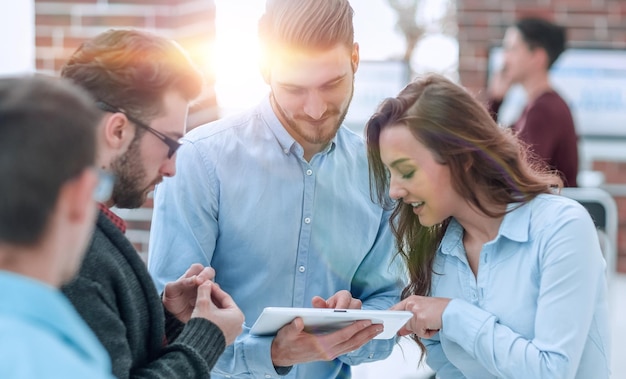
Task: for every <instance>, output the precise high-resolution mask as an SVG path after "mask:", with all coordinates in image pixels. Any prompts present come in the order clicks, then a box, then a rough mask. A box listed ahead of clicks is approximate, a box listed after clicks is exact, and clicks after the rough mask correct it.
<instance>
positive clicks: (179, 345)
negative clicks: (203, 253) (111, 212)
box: [62, 213, 225, 379]
mask: <svg viewBox="0 0 626 379" xmlns="http://www.w3.org/2000/svg"><path fill="white" fill-rule="evenodd" d="M62 290H63V292H64V293H65V294H66V295H67V297H68V298H69V299H70V301H71V302H72V303H73V304H74V306H75V307H76V309H77V310H78V312H79V313H80V314H81V316H82V317H83V318H84V319H85V321H86V322H87V324H89V326H90V327H91V329H92V330H93V331H94V332H95V334H96V335H97V336H98V338H99V339H100V342H101V343H102V345H104V347H105V348H106V349H107V351H108V352H109V355H110V356H111V363H112V365H113V374H114V375H115V376H117V377H118V378H120V379H126V378H150V379H158V378H168V379H176V378H208V377H209V372H210V371H211V369H212V368H213V366H214V365H215V362H216V361H217V359H218V358H219V356H220V354H222V352H223V351H224V348H225V339H224V335H223V334H222V332H221V330H220V329H219V328H218V327H217V326H216V325H215V324H213V323H211V322H210V321H208V320H205V319H198V318H194V319H192V320H190V321H189V323H187V324H186V325H185V324H183V323H181V322H180V321H178V320H177V319H176V318H175V317H173V316H172V315H171V314H170V313H169V312H167V311H165V309H164V307H163V304H162V302H161V298H160V296H159V294H158V293H157V290H156V288H155V286H154V284H153V282H152V279H151V278H150V275H149V273H148V270H147V269H146V266H145V264H144V263H143V261H142V260H141V258H140V257H139V254H137V252H136V250H135V249H134V247H133V246H132V244H131V243H130V242H129V241H128V239H126V237H125V236H124V234H122V232H121V231H120V230H119V229H118V228H117V227H116V226H115V225H114V224H113V223H112V222H111V221H110V220H109V219H108V218H107V217H106V216H105V215H104V214H103V213H100V214H99V215H98V221H97V225H96V229H95V231H94V236H93V239H92V241H91V245H90V247H89V250H88V252H87V254H86V256H85V259H84V261H83V264H82V266H81V269H80V272H79V273H78V276H77V277H76V278H75V279H74V280H73V281H72V282H70V283H68V284H67V285H66V286H64V287H63V288H62ZM165 341H168V343H167V344H166V345H165Z"/></svg>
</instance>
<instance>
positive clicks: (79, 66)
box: [61, 30, 203, 120]
mask: <svg viewBox="0 0 626 379" xmlns="http://www.w3.org/2000/svg"><path fill="white" fill-rule="evenodd" d="M61 76H62V77H65V78H68V79H71V80H72V81H73V82H75V83H76V84H78V85H80V86H81V87H83V88H85V89H86V90H87V91H88V92H89V93H91V95H92V97H93V98H94V99H96V100H100V101H104V102H106V103H108V104H111V105H114V106H115V107H118V108H120V109H124V110H125V111H127V112H129V113H130V114H132V115H134V116H135V117H138V118H139V119H142V120H149V119H152V118H154V117H156V116H157V115H159V113H160V112H161V111H162V99H163V97H164V95H165V93H167V92H169V91H172V90H174V91H178V92H179V93H180V94H181V95H182V96H183V98H185V99H187V100H188V101H191V100H193V99H195V98H196V97H197V96H198V95H199V94H200V92H201V90H202V87H203V78H202V75H201V74H200V72H199V71H198V70H197V68H196V67H195V65H194V64H193V63H192V61H191V60H190V58H189V57H188V55H187V53H186V52H185V51H184V50H183V49H182V48H181V47H180V46H179V45H178V44H177V43H175V42H174V41H172V40H169V39H167V38H164V37H161V36H158V35H154V34H151V33H147V32H143V31H138V30H109V31H106V32H104V33H102V34H100V35H98V36H96V37H95V38H93V39H90V40H88V41H85V42H84V43H83V44H82V45H81V46H80V47H79V48H78V49H77V50H76V51H75V52H74V54H73V55H72V56H71V57H70V59H69V60H68V62H67V63H66V64H65V66H64V67H63V69H62V71H61Z"/></svg>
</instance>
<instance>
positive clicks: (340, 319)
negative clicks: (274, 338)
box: [250, 307, 413, 339]
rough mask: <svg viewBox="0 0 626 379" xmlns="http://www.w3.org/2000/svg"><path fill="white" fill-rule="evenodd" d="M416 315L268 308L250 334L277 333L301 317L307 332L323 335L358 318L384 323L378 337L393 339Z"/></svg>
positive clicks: (395, 312)
mask: <svg viewBox="0 0 626 379" xmlns="http://www.w3.org/2000/svg"><path fill="white" fill-rule="evenodd" d="M412 315H413V314H412V313H411V312H409V311H392V310H367V309H329V308H290V307H267V308H265V309H264V310H263V312H262V313H261V315H260V316H259V318H258V319H257V320H256V322H255V323H254V325H253V326H252V328H251V329H250V334H254V335H260V336H265V335H275V334H276V333H277V332H278V330H279V329H281V328H282V327H283V326H285V325H287V324H289V323H290V322H291V321H293V320H294V319H295V318H296V317H300V318H302V320H303V322H304V326H305V331H307V332H310V333H320V334H324V333H330V332H334V331H336V330H339V329H342V328H344V327H346V326H348V325H350V324H352V323H353V322H355V321H358V320H371V321H372V324H383V325H384V330H383V332H382V333H380V334H379V335H377V336H376V337H374V338H375V339H389V338H393V337H394V336H395V335H396V332H397V331H398V330H399V329H400V328H401V327H402V326H403V325H404V324H405V323H406V322H407V321H408V320H409V319H410V318H411V316H412Z"/></svg>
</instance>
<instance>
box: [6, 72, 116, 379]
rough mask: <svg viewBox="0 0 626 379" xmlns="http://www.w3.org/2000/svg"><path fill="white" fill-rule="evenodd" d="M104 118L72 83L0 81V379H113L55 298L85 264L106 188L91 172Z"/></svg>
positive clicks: (98, 348) (88, 337)
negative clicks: (99, 197)
mask: <svg viewBox="0 0 626 379" xmlns="http://www.w3.org/2000/svg"><path fill="white" fill-rule="evenodd" d="M69 109H71V112H68V110H69ZM99 119H100V113H99V112H98V110H97V109H96V107H95V105H94V104H93V102H92V101H91V100H90V97H89V95H87V94H86V93H84V92H83V91H81V90H79V89H78V88H76V87H75V86H73V85H71V84H70V83H69V82H65V81H58V80H53V79H50V78H45V77H5V78H2V79H0V178H2V179H1V180H0V194H2V199H1V200H0V288H2V291H0V336H1V337H0V356H1V357H2V359H0V378H11V379H36V378H37V379H38V378H68V379H72V378H93V379H112V378H113V376H112V374H111V362H110V361H109V357H108V355H107V353H106V351H105V350H104V348H103V347H102V345H100V343H99V342H98V339H97V338H96V336H95V335H94V334H93V333H92V332H91V330H90V329H89V327H88V326H87V324H86V323H85V322H84V321H83V320H82V318H81V317H80V315H79V314H78V313H77V312H76V311H75V310H74V308H73V307H72V305H71V303H70V302H69V301H68V300H67V299H66V298H65V296H63V294H62V293H61V291H60V290H59V287H60V286H61V285H62V284H63V283H65V282H67V281H68V280H70V279H71V278H72V277H73V276H74V274H75V273H76V271H77V270H78V268H79V266H80V264H81V261H82V258H83V255H84V252H85V249H86V247H87V242H88V241H89V237H90V235H91V231H92V230H93V223H94V220H95V217H96V200H97V199H94V194H98V195H104V196H106V193H107V190H106V189H107V188H110V186H107V185H106V184H107V183H110V181H104V180H103V181H102V182H101V183H102V185H103V187H98V184H99V175H98V173H97V172H96V170H95V169H94V168H93V165H94V161H95V145H96V144H95V130H96V129H95V128H96V124H97V122H98V120H99ZM98 188H101V189H102V190H100V191H98V190H97V189H98Z"/></svg>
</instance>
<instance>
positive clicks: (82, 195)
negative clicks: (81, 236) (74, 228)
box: [58, 168, 98, 224]
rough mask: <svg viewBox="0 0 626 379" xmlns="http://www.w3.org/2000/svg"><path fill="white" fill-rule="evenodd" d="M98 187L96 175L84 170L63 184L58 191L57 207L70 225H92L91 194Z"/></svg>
mask: <svg viewBox="0 0 626 379" xmlns="http://www.w3.org/2000/svg"><path fill="white" fill-rule="evenodd" d="M97 185H98V175H97V174H96V172H95V171H94V170H92V169H90V168H85V169H84V170H83V172H81V173H80V174H79V175H78V176H76V177H75V178H74V179H72V180H70V181H68V182H67V183H65V184H64V185H63V186H62V187H61V190H60V191H59V198H58V205H59V207H58V208H59V209H61V210H62V211H63V214H64V216H65V217H66V219H67V220H68V221H69V222H70V223H72V224H76V223H84V222H89V223H92V222H93V221H94V220H93V219H92V218H93V217H92V216H93V215H94V211H93V209H92V208H93V207H95V201H94V200H93V194H94V191H95V190H96V186H97Z"/></svg>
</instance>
